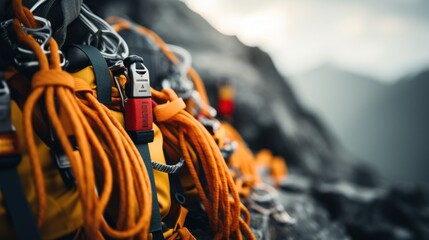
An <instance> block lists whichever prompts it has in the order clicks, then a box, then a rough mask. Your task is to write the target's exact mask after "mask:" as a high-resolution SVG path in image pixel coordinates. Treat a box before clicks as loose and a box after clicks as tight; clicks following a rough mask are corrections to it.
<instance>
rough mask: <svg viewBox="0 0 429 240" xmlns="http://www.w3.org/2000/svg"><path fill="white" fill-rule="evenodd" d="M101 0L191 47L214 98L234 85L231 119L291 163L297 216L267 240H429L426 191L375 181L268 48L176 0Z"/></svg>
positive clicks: (291, 197) (290, 189)
mask: <svg viewBox="0 0 429 240" xmlns="http://www.w3.org/2000/svg"><path fill="white" fill-rule="evenodd" d="M100 2H101V1H100ZM100 2H98V3H97V1H94V0H93V1H89V2H88V4H89V5H90V7H91V8H92V9H94V10H95V11H96V12H97V13H98V14H99V15H101V16H108V15H120V16H121V15H122V16H127V17H129V18H131V19H132V20H133V21H135V22H138V23H140V24H143V25H145V26H148V27H149V28H151V29H153V30H154V31H155V32H157V33H158V34H159V35H160V36H161V37H162V38H163V39H164V40H165V41H167V42H169V43H172V44H176V45H179V46H182V47H185V48H186V49H188V50H189V51H190V52H191V54H192V57H193V65H194V66H195V67H196V68H197V70H198V72H199V73H200V74H201V75H202V77H203V80H204V81H205V84H206V86H207V88H208V91H209V94H210V95H211V99H212V100H214V99H215V96H214V95H215V93H214V90H213V89H215V87H216V86H217V84H219V82H220V81H222V79H225V78H227V79H229V80H230V81H231V82H232V84H233V85H234V86H235V87H236V89H237V93H236V104H237V111H236V113H235V116H234V124H235V126H236V127H237V128H238V130H239V131H240V132H241V134H242V135H243V137H244V138H245V140H246V141H247V142H248V143H249V145H250V146H251V148H252V149H253V150H255V151H256V150H258V149H260V148H269V149H271V150H272V151H273V152H274V153H275V154H277V155H281V156H283V157H285V158H286V161H287V163H288V166H289V167H290V169H289V172H290V176H289V178H288V179H287V180H286V181H285V182H284V183H283V185H282V189H281V191H280V194H279V200H280V201H281V203H282V204H283V205H284V207H285V209H286V210H287V211H288V213H289V214H290V215H291V216H292V217H293V218H294V219H295V220H296V223H295V224H294V225H287V226H277V225H275V224H273V223H272V222H271V221H270V224H268V228H269V229H270V230H268V229H265V231H263V232H265V234H266V233H268V232H269V233H270V234H269V235H270V239H429V229H428V228H429V222H428V221H429V201H428V192H427V191H426V190H423V189H421V188H405V187H393V188H389V187H385V186H382V185H380V183H379V181H378V175H377V173H375V172H374V171H373V170H372V169H371V168H369V167H368V166H366V165H365V164H363V163H361V162H359V161H357V160H356V159H355V158H354V157H353V156H351V155H350V154H349V153H347V152H346V151H344V150H343V148H342V147H341V146H340V144H339V143H338V142H337V141H336V140H335V138H334V137H333V136H332V135H331V133H330V132H329V131H328V130H327V129H326V128H325V127H324V125H323V123H322V122H321V121H320V120H319V119H318V117H317V116H315V115H314V114H313V113H311V112H309V111H308V110H306V109H305V108H304V107H303V106H302V104H301V103H300V102H299V101H298V100H297V99H296V97H295V95H294V93H293V91H292V89H291V88H290V87H289V84H288V82H287V80H286V79H284V77H282V76H281V75H280V74H279V73H278V71H277V70H276V69H275V67H274V64H273V62H272V60H271V59H270V57H269V56H268V54H267V53H265V52H263V51H262V50H260V49H259V48H256V47H247V46H245V45H243V44H242V43H240V42H239V40H238V39H237V38H236V37H233V36H224V35H222V34H220V33H219V32H217V31H216V30H215V29H214V28H213V27H211V26H210V25H209V24H208V23H207V22H206V21H205V20H204V19H203V18H202V17H201V16H199V15H198V14H196V13H194V12H192V11H190V10H189V9H188V8H187V7H186V5H185V4H184V3H183V2H181V1H176V0H145V1H112V0H109V1H103V2H102V3H103V4H100ZM143 57H145V56H143ZM257 218H260V219H261V220H262V216H261V215H258V214H254V220H255V221H256V222H259V221H258V219H257ZM256 224H257V223H256ZM264 236H265V237H266V236H267V235H264Z"/></svg>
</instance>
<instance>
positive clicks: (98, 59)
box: [72, 44, 112, 105]
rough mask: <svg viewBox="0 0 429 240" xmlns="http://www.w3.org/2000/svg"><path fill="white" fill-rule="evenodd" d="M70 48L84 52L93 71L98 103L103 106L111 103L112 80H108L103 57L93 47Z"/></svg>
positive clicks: (77, 46)
mask: <svg viewBox="0 0 429 240" xmlns="http://www.w3.org/2000/svg"><path fill="white" fill-rule="evenodd" d="M72 47H76V48H78V49H80V50H81V51H82V52H84V53H85V55H86V56H87V57H88V59H89V61H90V63H91V65H92V67H93V69H94V75H95V83H96V85H97V99H98V101H99V102H101V103H102V104H104V105H108V104H110V103H111V102H112V80H111V78H110V72H109V67H108V66H107V63H106V60H105V59H104V57H103V55H101V53H100V51H99V50H98V49H97V48H95V47H93V46H88V45H77V44H75V45H73V46H72Z"/></svg>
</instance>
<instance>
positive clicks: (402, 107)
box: [291, 64, 429, 184]
mask: <svg viewBox="0 0 429 240" xmlns="http://www.w3.org/2000/svg"><path fill="white" fill-rule="evenodd" d="M291 83H293V84H294V88H295V90H296V92H297V94H298V96H299V97H300V98H301V99H302V100H303V102H304V103H305V105H306V106H308V107H309V108H310V109H311V110H312V111H314V112H316V113H317V114H318V115H319V116H320V117H321V118H322V119H323V120H324V122H325V123H326V124H327V125H328V126H329V128H330V129H332V130H333V132H334V133H335V135H336V136H337V137H338V139H339V140H340V142H341V143H342V144H343V145H344V146H345V148H346V149H348V150H349V151H350V152H352V153H353V154H354V155H355V156H357V157H359V158H360V159H362V160H364V161H366V162H368V163H370V164H372V165H373V166H375V167H376V168H377V169H378V170H379V171H380V172H381V173H382V174H383V176H384V178H385V180H386V181H388V182H390V183H401V182H408V183H412V182H414V183H416V182H417V183H421V184H428V182H429V175H428V174H427V169H428V168H429V161H428V156H429V148H428V147H427V143H428V142H429V125H428V123H429V109H427V108H425V107H424V105H425V103H426V102H428V87H429V70H427V71H423V72H421V73H418V74H414V75H410V76H407V77H404V78H401V79H398V81H397V82H395V83H386V82H382V81H379V80H376V79H373V78H371V77H368V76H364V75H359V74H356V73H352V72H348V71H345V70H342V69H341V68H340V67H337V66H334V65H332V64H324V65H321V66H320V67H318V68H316V69H314V70H312V71H309V72H307V73H305V74H302V75H299V76H297V77H295V79H294V80H293V81H291Z"/></svg>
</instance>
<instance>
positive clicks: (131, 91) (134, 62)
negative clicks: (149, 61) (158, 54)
mask: <svg viewBox="0 0 429 240" xmlns="http://www.w3.org/2000/svg"><path fill="white" fill-rule="evenodd" d="M124 65H125V67H126V68H127V73H128V83H127V86H126V94H127V96H128V97H130V98H144V97H151V96H152V95H151V93H150V80H149V71H148V70H147V68H146V67H145V65H144V64H143V58H141V57H139V56H136V55H131V56H129V57H127V58H125V59H124Z"/></svg>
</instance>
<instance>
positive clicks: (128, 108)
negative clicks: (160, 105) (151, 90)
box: [125, 98, 153, 131]
mask: <svg viewBox="0 0 429 240" xmlns="http://www.w3.org/2000/svg"><path fill="white" fill-rule="evenodd" d="M152 123H153V116H152V98H128V100H127V101H126V102H125V129H126V130H127V131H148V130H152Z"/></svg>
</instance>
